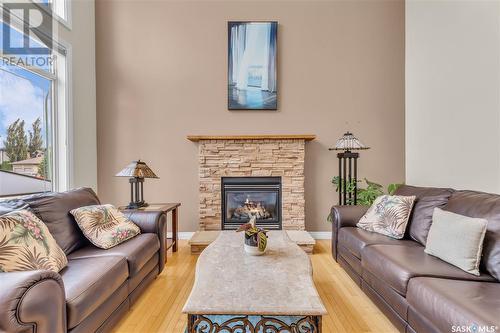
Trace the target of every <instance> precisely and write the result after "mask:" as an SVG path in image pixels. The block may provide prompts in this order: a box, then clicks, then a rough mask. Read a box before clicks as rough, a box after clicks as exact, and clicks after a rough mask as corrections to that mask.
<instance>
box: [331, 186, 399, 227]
mask: <svg viewBox="0 0 500 333" xmlns="http://www.w3.org/2000/svg"><path fill="white" fill-rule="evenodd" d="M363 181H364V182H365V183H366V187H365V188H362V187H360V186H359V185H358V196H357V200H356V205H360V206H371V205H372V204H373V202H374V201H375V199H377V198H378V197H379V196H381V195H383V194H385V193H384V187H383V186H382V185H380V184H377V183H374V182H371V181H369V180H368V179H366V178H364V179H363ZM363 181H361V180H358V181H357V183H358V184H360V183H362V182H363ZM332 184H333V185H335V191H336V192H338V191H339V189H340V188H342V189H343V188H345V193H346V197H347V201H346V203H347V204H348V205H353V204H354V189H355V188H356V181H355V180H354V179H352V180H351V181H346V180H341V179H340V177H339V176H335V177H333V178H332ZM400 185H401V184H396V183H393V184H389V185H388V186H387V194H390V195H393V194H394V192H395V191H396V190H397V188H398V187H399V186H400ZM344 186H345V187H344ZM349 194H351V199H349ZM327 221H328V222H332V221H333V219H332V215H331V213H330V214H329V215H328V218H327Z"/></svg>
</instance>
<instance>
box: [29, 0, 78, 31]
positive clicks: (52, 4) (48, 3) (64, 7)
mask: <svg viewBox="0 0 500 333" xmlns="http://www.w3.org/2000/svg"><path fill="white" fill-rule="evenodd" d="M32 1H33V2H34V3H36V4H39V5H40V7H41V8H43V9H45V10H46V11H48V12H50V13H54V14H55V16H54V17H55V18H56V19H57V20H58V21H60V22H61V23H63V24H64V25H66V27H68V28H70V25H71V24H70V22H71V20H70V15H69V14H70V10H69V6H70V1H68V0H32Z"/></svg>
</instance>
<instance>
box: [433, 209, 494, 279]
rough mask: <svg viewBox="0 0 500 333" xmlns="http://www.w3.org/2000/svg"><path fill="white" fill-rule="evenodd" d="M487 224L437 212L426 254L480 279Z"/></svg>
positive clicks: (476, 219)
mask: <svg viewBox="0 0 500 333" xmlns="http://www.w3.org/2000/svg"><path fill="white" fill-rule="evenodd" d="M487 225H488V221H487V220H485V219H480V218H473V217H468V216H463V215H460V214H455V213H452V212H447V211H444V210H442V209H440V208H434V214H433V215H432V225H431V229H430V230H429V235H428V236H427V244H426V246H425V253H427V254H431V255H433V256H436V257H438V258H439V259H442V260H444V261H446V262H447V263H450V264H452V265H454V266H456V267H458V268H460V269H462V270H464V271H466V272H467V273H471V274H474V275H479V274H480V273H479V264H480V263H481V252H482V251H483V241H484V235H485V234H486V227H487Z"/></svg>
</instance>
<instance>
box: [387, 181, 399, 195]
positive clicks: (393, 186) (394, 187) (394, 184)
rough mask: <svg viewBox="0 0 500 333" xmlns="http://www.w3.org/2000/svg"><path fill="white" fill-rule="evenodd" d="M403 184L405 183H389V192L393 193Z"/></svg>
mask: <svg viewBox="0 0 500 333" xmlns="http://www.w3.org/2000/svg"><path fill="white" fill-rule="evenodd" d="M401 185H403V184H396V183H392V184H389V185H388V186H387V193H389V194H390V195H393V194H394V192H396V190H397V189H398V187H400V186H401Z"/></svg>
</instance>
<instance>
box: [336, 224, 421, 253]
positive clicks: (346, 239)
mask: <svg viewBox="0 0 500 333" xmlns="http://www.w3.org/2000/svg"><path fill="white" fill-rule="evenodd" d="M374 244H387V245H398V244H406V245H408V246H419V245H418V244H417V243H416V242H413V241H410V240H400V239H394V238H391V237H387V236H384V235H381V234H377V233H375V232H370V231H366V230H362V229H359V228H353V227H346V228H341V229H340V230H339V238H338V245H339V246H342V247H344V248H346V249H347V250H349V251H350V252H351V253H352V254H353V255H354V256H356V257H357V258H358V259H361V251H362V250H363V249H364V248H365V247H366V246H368V245H374Z"/></svg>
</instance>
